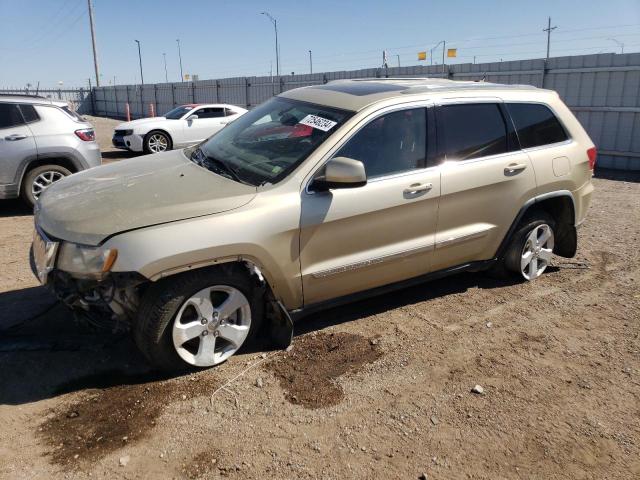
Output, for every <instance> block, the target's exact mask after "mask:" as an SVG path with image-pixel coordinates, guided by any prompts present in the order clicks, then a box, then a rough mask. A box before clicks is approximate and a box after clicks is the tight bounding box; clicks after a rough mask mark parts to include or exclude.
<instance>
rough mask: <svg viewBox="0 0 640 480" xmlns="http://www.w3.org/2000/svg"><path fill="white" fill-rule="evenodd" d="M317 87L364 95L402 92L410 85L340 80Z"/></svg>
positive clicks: (359, 95)
mask: <svg viewBox="0 0 640 480" xmlns="http://www.w3.org/2000/svg"><path fill="white" fill-rule="evenodd" d="M315 88H319V89H322V90H332V91H334V92H340V93H348V94H349V95H356V96H358V97H362V96H364V95H374V94H376V93H383V92H400V91H402V90H406V89H407V88H408V87H404V86H402V85H394V84H389V83H382V82H340V83H327V84H326V85H318V86H317V87H315Z"/></svg>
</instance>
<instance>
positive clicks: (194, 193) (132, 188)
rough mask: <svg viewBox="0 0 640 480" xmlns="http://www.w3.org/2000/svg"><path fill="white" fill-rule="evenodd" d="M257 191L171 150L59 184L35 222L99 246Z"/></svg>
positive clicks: (221, 207)
mask: <svg viewBox="0 0 640 480" xmlns="http://www.w3.org/2000/svg"><path fill="white" fill-rule="evenodd" d="M255 195H256V188H255V187H252V186H250V185H244V184H242V183H238V182H235V181H233V180H230V179H228V178H226V177H222V176H220V175H217V174H215V173H213V172H210V171H209V170H206V169H205V168H202V167H199V166H198V165H196V164H194V163H193V162H191V161H190V160H188V159H187V158H186V157H185V156H184V155H183V153H182V150H173V151H170V152H165V153H158V154H155V155H146V156H144V157H138V158H132V159H128V160H122V161H120V162H118V163H111V164H108V165H103V166H101V167H96V168H92V169H89V170H85V171H83V172H80V173H76V174H74V175H71V176H69V177H67V178H65V179H63V180H61V181H59V182H57V183H55V184H54V185H52V186H51V187H49V188H48V189H47V190H46V191H45V192H44V193H43V194H42V195H41V197H40V200H39V201H38V203H37V205H36V223H37V224H38V225H39V226H40V228H42V229H43V230H44V231H45V232H46V233H47V234H49V235H51V236H53V237H55V238H59V239H61V240H67V241H71V242H75V243H82V244H85V245H98V244H100V242H102V241H103V240H104V239H105V238H106V237H109V236H111V235H113V234H116V233H119V232H123V231H126V230H133V229H136V228H142V227H146V226H149V225H156V224H160V223H167V222H172V221H176V220H183V219H187V218H193V217H198V216H202V215H210V214H214V213H220V212H224V211H228V210H233V209H235V208H239V207H241V206H243V205H246V204H247V203H249V202H250V201H251V200H252V199H253V197H254V196H255Z"/></svg>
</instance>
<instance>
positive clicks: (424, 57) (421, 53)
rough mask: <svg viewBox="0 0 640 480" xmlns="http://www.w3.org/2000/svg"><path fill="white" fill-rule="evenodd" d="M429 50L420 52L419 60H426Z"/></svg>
mask: <svg viewBox="0 0 640 480" xmlns="http://www.w3.org/2000/svg"><path fill="white" fill-rule="evenodd" d="M426 59H427V52H418V60H426Z"/></svg>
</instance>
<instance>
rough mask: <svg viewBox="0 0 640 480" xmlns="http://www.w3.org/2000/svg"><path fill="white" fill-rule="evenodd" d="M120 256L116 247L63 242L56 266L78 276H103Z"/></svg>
mask: <svg viewBox="0 0 640 480" xmlns="http://www.w3.org/2000/svg"><path fill="white" fill-rule="evenodd" d="M116 258H118V250H116V249H115V248H102V247H89V246H86V245H79V244H77V243H71V242H63V243H62V245H60V250H59V252H58V261H57V263H56V267H57V268H58V269H59V270H62V271H64V272H67V273H69V274H71V275H72V276H74V277H77V278H93V279H97V280H100V279H101V278H103V277H104V276H105V275H106V274H107V273H108V272H109V271H111V268H112V267H113V264H114V263H115V261H116Z"/></svg>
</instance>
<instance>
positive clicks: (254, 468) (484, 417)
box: [0, 119, 640, 479]
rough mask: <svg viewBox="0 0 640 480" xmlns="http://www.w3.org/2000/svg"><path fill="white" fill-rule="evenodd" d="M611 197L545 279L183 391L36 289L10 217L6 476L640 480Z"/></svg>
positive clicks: (624, 220)
mask: <svg viewBox="0 0 640 480" xmlns="http://www.w3.org/2000/svg"><path fill="white" fill-rule="evenodd" d="M92 120H93V121H94V122H95V124H96V128H97V130H98V136H99V138H100V140H101V141H102V140H105V139H104V136H105V133H104V132H105V131H107V133H106V135H107V137H110V135H111V131H110V128H112V126H111V125H112V124H110V123H109V122H110V121H107V120H102V119H92ZM113 123H117V122H113ZM101 132H102V133H101ZM107 140H108V138H107ZM109 152H110V149H109V147H108V145H107V146H105V158H106V159H108V160H115V159H117V158H122V157H118V155H119V154H116V153H109ZM125 156H126V155H125ZM595 185H596V193H595V198H594V202H593V205H592V208H591V211H590V213H589V217H588V219H587V222H586V223H585V225H584V226H583V227H582V229H581V231H580V248H579V253H578V256H577V257H576V258H575V259H570V260H568V259H562V258H556V259H555V261H554V268H552V269H551V271H549V273H547V274H545V275H544V276H543V277H542V278H541V279H539V280H537V281H536V282H534V283H532V284H524V283H500V282H497V281H495V280H491V279H489V278H487V277H485V276H483V275H480V274H463V275H459V276H455V277H451V278H448V279H445V280H441V281H438V282H433V283H427V284H424V285H420V286H418V287H414V288H411V289H407V290H403V291H400V292H396V293H393V294H388V295H384V296H381V297H378V298H376V299H373V300H369V301H367V302H361V303H356V304H352V305H349V306H346V307H342V308H338V309H333V310H330V311H326V312H322V313H320V314H317V315H315V316H314V317H312V318H309V319H308V320H307V321H305V322H304V323H301V324H299V325H297V330H296V334H297V336H296V338H295V341H294V347H293V349H292V350H291V351H289V352H282V351H270V350H269V347H268V346H267V345H261V346H260V345H259V346H257V347H256V349H254V350H253V351H250V352H247V353H245V354H242V355H238V356H235V357H233V358H232V359H231V360H230V361H228V362H227V363H225V364H224V365H222V366H220V367H218V368H216V369H213V370H209V371H204V372H200V373H197V374H192V375H187V376H183V377H179V378H169V379H167V378H160V377H158V375H156V374H154V373H152V372H149V371H148V370H147V367H146V365H145V363H144V361H143V360H142V358H141V357H140V356H139V354H138V353H137V352H136V350H135V348H134V346H133V345H132V343H131V341H130V340H129V339H128V337H126V336H116V335H108V334H105V333H100V332H98V333H96V332H94V331H92V330H91V329H89V328H88V327H87V326H85V325H81V324H77V323H76V322H75V321H74V319H73V317H72V316H71V314H70V313H69V312H68V311H66V310H65V309H64V307H61V306H58V305H56V304H55V303H54V302H53V299H52V298H51V296H50V295H49V294H48V293H47V292H46V291H44V289H43V288H41V287H39V286H37V283H36V281H35V280H34V278H33V277H32V275H31V273H30V271H29V267H28V262H27V252H28V249H29V241H30V237H31V229H32V217H31V216H30V214H29V212H28V211H26V210H25V209H24V208H23V207H21V206H20V204H19V203H17V202H2V203H0V242H1V244H2V246H3V248H2V250H0V266H1V267H0V311H2V312H3V313H2V315H1V316H0V329H2V330H0V365H2V368H0V431H1V432H2V435H1V436H0V478H7V479H16V478H43V479H44V478H46V479H49V478H72V479H80V478H82V479H84V478H87V476H89V475H91V477H92V478H109V479H113V478H127V479H134V478H218V477H227V478H238V479H239V478H336V479H338V478H339V479H342V478H415V479H417V478H421V476H422V475H426V477H427V478H429V479H458V478H487V479H501V478H510V479H511V478H526V479H550V478H567V479H576V478H580V479H582V478H584V479H602V478H628V479H632V478H639V477H640V288H638V283H639V282H638V279H639V278H640V253H639V249H638V244H639V242H640V227H639V225H640V183H637V182H625V181H622V180H611V179H600V178H599V179H596V180H595ZM10 326H11V327H10ZM9 327H10V328H9ZM475 385H480V386H482V388H483V393H482V394H477V393H473V392H472V391H471V390H472V388H473V387H474V386H475Z"/></svg>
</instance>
